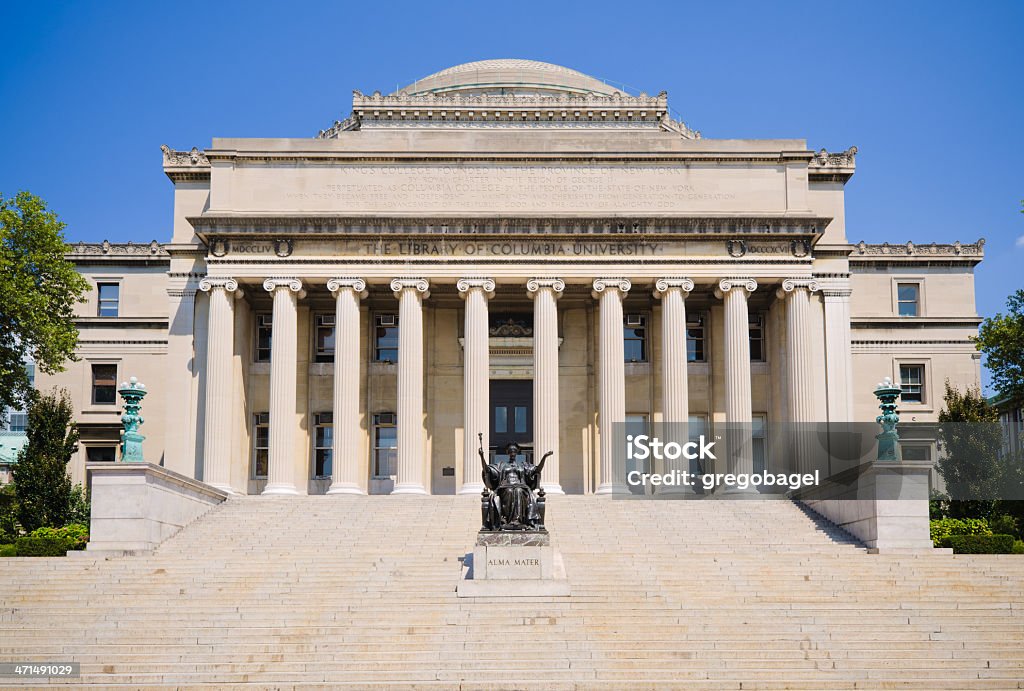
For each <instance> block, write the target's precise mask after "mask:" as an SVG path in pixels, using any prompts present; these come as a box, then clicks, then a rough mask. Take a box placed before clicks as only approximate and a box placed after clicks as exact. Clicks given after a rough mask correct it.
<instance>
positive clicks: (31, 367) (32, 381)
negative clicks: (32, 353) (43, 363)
mask: <svg viewBox="0 0 1024 691" xmlns="http://www.w3.org/2000/svg"><path fill="white" fill-rule="evenodd" d="M25 372H26V373H27V374H28V385H29V386H32V387H34V386H35V385H36V363H34V362H26V363H25Z"/></svg>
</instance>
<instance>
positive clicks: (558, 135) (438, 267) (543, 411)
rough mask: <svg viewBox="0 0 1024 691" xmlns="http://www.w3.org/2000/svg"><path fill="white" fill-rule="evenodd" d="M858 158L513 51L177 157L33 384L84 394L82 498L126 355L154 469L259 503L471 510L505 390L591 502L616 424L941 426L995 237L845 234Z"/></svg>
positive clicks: (77, 396) (102, 445)
mask: <svg viewBox="0 0 1024 691" xmlns="http://www.w3.org/2000/svg"><path fill="white" fill-rule="evenodd" d="M855 160H856V148H855V147H854V148H850V149H848V150H845V151H842V152H838V153H830V152H828V151H825V150H819V151H814V150H811V149H809V148H808V146H807V144H806V142H805V141H804V140H799V139H777V140H722V139H718V140H715V139H706V138H703V137H702V136H701V135H700V133H699V132H696V131H694V130H691V129H690V128H689V127H687V126H686V125H685V124H683V123H681V122H678V121H674V120H672V119H671V118H670V117H669V116H668V108H667V97H666V96H665V95H664V94H659V95H657V96H655V97H649V96H646V95H640V96H630V95H626V94H621V93H618V92H616V91H615V90H614V89H611V88H610V87H608V86H607V85H605V84H603V83H602V82H599V81H597V80H594V79H593V78H590V77H587V76H586V75H582V74H580V73H578V72H574V71H572V70H566V69H565V68H559V67H556V66H550V65H544V64H542V63H531V62H530V61H488V62H485V63H476V64H473V65H472V66H468V67H467V66H460V67H459V68H453V70H450V71H449V70H446V71H445V72H443V73H438V75H432V76H430V77H427V78H425V79H423V80H419V81H417V82H416V83H415V84H413V85H410V86H409V87H407V88H406V89H403V90H400V91H399V92H397V93H395V94H391V95H389V96H381V95H380V94H374V95H372V96H364V95H363V94H359V93H356V94H355V96H354V98H353V112H352V115H351V116H350V117H348V118H346V119H344V120H339V121H337V122H336V123H335V124H334V125H333V126H331V127H329V128H328V129H326V130H323V131H321V132H320V133H319V136H317V137H315V138H309V139H214V140H213V145H212V146H211V147H210V148H208V149H205V150H199V149H197V148H194V149H192V150H191V151H174V150H172V149H170V148H168V147H164V149H163V166H164V168H163V169H164V172H165V173H166V175H167V176H168V177H169V178H170V180H171V181H172V183H173V185H174V212H173V234H172V237H171V238H170V240H169V242H165V243H156V242H154V243H151V244H142V245H109V244H107V243H104V244H103V245H92V244H80V245H76V246H72V247H71V248H70V251H69V257H70V258H72V259H73V260H74V261H75V262H76V264H77V265H78V266H79V268H80V270H81V272H82V273H83V275H85V276H86V277H87V278H88V279H89V280H90V282H91V283H92V284H93V285H94V286H99V285H100V284H116V285H118V286H119V289H118V298H119V305H118V311H117V316H116V317H115V316H98V315H99V314H100V313H101V309H100V308H101V306H100V303H99V302H98V300H99V290H97V291H94V292H93V293H92V294H91V296H90V301H89V302H87V303H85V304H83V305H82V306H81V307H80V312H79V315H80V319H79V325H80V327H81V329H82V338H81V345H80V350H79V354H80V357H81V359H80V361H78V362H75V363H72V364H71V366H70V367H69V369H68V371H67V372H65V373H63V374H61V375H58V376H55V377H47V376H40V378H39V384H40V386H44V387H45V386H50V385H53V384H57V385H62V386H66V387H68V388H69V389H70V390H71V391H72V395H73V397H74V400H75V402H76V407H77V411H78V417H79V420H80V421H81V424H82V428H83V434H82V439H83V444H82V449H81V452H80V457H79V458H78V459H77V461H76V465H75V468H74V475H75V477H76V479H79V480H80V479H82V478H83V475H84V470H83V469H84V463H85V461H86V458H87V457H89V454H90V453H93V454H94V455H95V456H96V460H102V459H99V456H102V455H103V454H105V453H107V449H108V448H109V447H110V446H112V445H114V444H116V439H117V436H116V435H117V416H118V411H119V406H118V404H117V403H113V404H110V403H97V402H96V396H95V382H94V375H95V374H96V370H95V368H94V367H93V365H97V364H99V365H104V364H108V365H109V364H113V365H116V379H117V381H118V382H119V381H122V380H125V379H127V378H128V377H129V376H136V377H138V378H139V379H140V380H141V381H143V382H145V383H146V385H147V387H148V388H149V390H150V391H151V392H152V393H151V395H150V396H149V397H148V398H147V400H146V407H145V417H146V423H145V425H144V426H143V428H142V430H141V431H142V433H143V434H145V435H146V436H147V437H148V440H147V442H146V455H147V459H148V460H151V461H153V462H159V463H160V464H162V465H163V466H164V467H166V468H167V469H169V470H171V471H174V472H176V473H179V474H181V475H185V476H188V477H192V478H196V479H202V480H205V481H206V482H207V483H209V484H213V485H214V486H216V487H218V488H220V489H223V490H228V491H234V492H239V493H249V494H254V493H261V492H277V493H300V494H303V493H326V492H329V491H330V492H332V493H353V492H354V493H363V492H369V493H387V492H411V493H417V492H427V493H435V494H445V493H458V492H460V491H465V492H474V491H478V485H479V477H478V471H477V468H478V466H477V465H475V464H476V462H477V459H476V456H475V454H476V444H478V443H479V442H478V436H477V435H478V434H482V435H483V437H484V443H485V445H486V446H495V445H497V444H496V440H497V439H499V437H500V435H501V432H498V431H497V428H496V427H495V424H496V423H495V420H494V415H495V413H494V408H495V405H496V404H498V403H500V402H501V401H504V400H506V399H507V401H508V405H507V406H505V408H504V411H505V412H504V413H502V414H503V415H505V414H507V415H508V416H509V418H508V422H507V424H508V433H512V432H514V428H515V426H516V425H517V424H519V423H520V422H521V423H522V425H521V427H520V429H522V430H523V432H522V433H521V434H519V436H520V437H521V438H524V439H525V440H526V441H528V442H533V441H535V442H536V444H535V445H536V447H537V449H538V450H539V451H545V450H548V449H556V450H557V454H556V457H555V460H554V461H553V462H552V463H551V464H549V466H548V467H547V468H545V476H544V484H545V486H546V487H547V488H548V490H549V491H551V492H558V491H565V492H571V493H591V492H599V493H600V492H605V491H607V490H608V489H609V488H610V487H609V483H610V482H611V478H610V473H609V468H610V461H609V458H608V456H609V451H610V448H611V447H610V441H609V440H610V438H611V435H610V434H609V433H608V430H610V424H612V423H615V422H622V421H623V420H625V419H630V417H631V416H633V417H635V418H639V419H644V420H646V421H648V422H660V421H676V422H678V421H680V420H669V418H677V417H681V418H683V421H686V419H689V420H690V421H692V422H698V423H699V424H702V425H705V426H706V427H707V428H708V429H709V430H711V429H713V428H714V427H715V425H721V424H725V423H728V422H737V421H751V420H754V421H756V422H759V423H763V424H765V425H768V426H770V425H772V424H773V423H779V422H785V421H791V420H796V421H801V422H808V421H814V422H824V421H870V420H873V419H874V416H875V414H876V408H875V400H874V397H873V395H872V393H871V388H872V386H873V384H874V382H876V381H878V380H880V379H882V378H883V377H884V376H890V377H892V378H894V379H897V380H898V379H900V375H901V372H905V373H914V374H915V376H918V377H919V378H920V382H918V383H916V384H913V386H919V387H920V389H918V390H916V394H915V395H919V397H920V402H919V403H912V404H909V405H906V406H904V407H903V411H904V416H905V419H907V417H908V416H909V417H913V418H916V421H920V422H928V421H935V420H936V419H937V415H938V411H939V404H940V402H941V387H942V383H943V381H944V380H945V379H947V378H948V379H949V380H950V381H951V382H953V383H954V384H956V385H958V386H961V387H963V386H968V385H974V384H976V383H977V382H978V381H979V362H978V360H977V358H976V356H975V353H974V349H973V346H972V345H971V344H970V342H969V340H968V338H969V336H970V335H971V334H973V333H975V331H976V327H977V324H978V322H979V319H978V317H977V314H976V311H975V306H974V291H973V268H974V266H975V265H976V264H977V263H978V262H979V261H981V259H982V252H983V250H982V244H983V243H982V242H978V243H976V244H964V245H961V244H959V243H957V244H954V245H917V246H914V245H903V244H899V245H897V244H893V245H889V244H884V245H866V244H864V243H860V244H851V243H850V242H849V241H848V236H847V228H846V222H845V215H844V185H845V183H846V182H847V181H848V180H849V179H850V177H851V176H852V175H853V174H854V172H855ZM893 232H897V229H893ZM911 288H913V290H912V289H911ZM911 311H913V314H910V312H911ZM901 313H902V315H903V316H901ZM396 321H397V333H396V329H395V328H394V327H393V326H392V324H393V323H394V322H396ZM602 325H603V326H602ZM684 325H687V326H688V327H689V328H690V329H691V334H690V335H691V337H690V338H687V336H686V335H685V333H684V329H685V328H686V327H684ZM627 329H628V331H627ZM626 334H628V335H629V338H628V339H627V338H625V335H626ZM392 338H394V340H395V342H394V343H392V342H391V341H390V340H389V339H392ZM698 341H699V342H698ZM327 345H332V346H333V348H327V347H326V346H327ZM268 346H269V348H268ZM321 346H323V347H321ZM688 351H690V352H691V356H690V358H689V359H690V360H691V361H689V362H687V359H688V358H687V352H688ZM907 367H913V368H920V369H906V368H907ZM901 368H904V369H901ZM530 382H533V385H532V390H531V386H530V384H529V383H530ZM797 393H798V394H799V395H795V394H797ZM520 409H522V411H523V412H522V413H521V412H520ZM517 415H520V416H521V415H526V416H528V419H523V420H518V418H516V416H517ZM467 420H468V421H469V425H468V426H467V424H466V421H467ZM392 425H393V426H394V428H393V429H392ZM328 427H329V429H330V432H327V431H326V430H327V429H328ZM488 442H489V443H488ZM929 443H930V442H929V441H928V440H925V439H922V440H920V443H919V444H918V446H921V447H923V446H927V445H928V444H929ZM90 449H93V451H92V452H90ZM99 449H104V450H102V451H99ZM325 451H331V452H332V454H333V458H332V461H333V462H332V464H331V466H332V467H331V468H330V470H331V472H330V473H327V472H326V470H327V468H326V467H322V468H320V470H321V471H323V472H320V473H317V470H318V468H317V466H318V463H317V458H318V455H319V457H320V458H321V460H323V458H324V452H325ZM915 453H923V451H922V449H917V451H915ZM928 453H929V454H931V453H933V449H932V448H931V447H929V450H928ZM602 458H604V461H605V462H604V463H602ZM766 462H767V463H768V464H769V465H771V464H772V463H773V460H772V458H771V455H770V451H769V452H768V456H767V458H766ZM321 465H322V464H321ZM382 468H386V470H387V472H376V471H378V470H380V469H382ZM257 471H259V472H257ZM264 471H265V472H264ZM318 475H320V476H319V477H318Z"/></svg>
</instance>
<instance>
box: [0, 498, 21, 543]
mask: <svg viewBox="0 0 1024 691" xmlns="http://www.w3.org/2000/svg"><path fill="white" fill-rule="evenodd" d="M19 535H21V528H20V527H19V526H18V497H17V495H16V494H15V493H14V485H4V486H2V487H0V545H6V544H13V543H14V539H15V538H16V537H18V536H19Z"/></svg>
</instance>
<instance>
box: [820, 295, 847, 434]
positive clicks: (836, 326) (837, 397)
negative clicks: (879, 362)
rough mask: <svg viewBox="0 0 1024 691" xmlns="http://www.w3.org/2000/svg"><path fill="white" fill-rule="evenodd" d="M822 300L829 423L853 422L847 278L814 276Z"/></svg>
mask: <svg viewBox="0 0 1024 691" xmlns="http://www.w3.org/2000/svg"><path fill="white" fill-rule="evenodd" d="M817 281H818V284H819V286H820V287H821V295H822V298H823V300H824V302H825V381H826V401H827V403H828V420H829V422H839V423H844V422H852V421H853V355H852V354H851V352H850V293H851V292H852V291H851V289H850V279H849V278H822V279H817Z"/></svg>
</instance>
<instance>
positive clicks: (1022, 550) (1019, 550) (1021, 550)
mask: <svg viewBox="0 0 1024 691" xmlns="http://www.w3.org/2000/svg"><path fill="white" fill-rule="evenodd" d="M1012 551H1013V553H1014V554H1024V540H1014V541H1013V550H1012Z"/></svg>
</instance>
